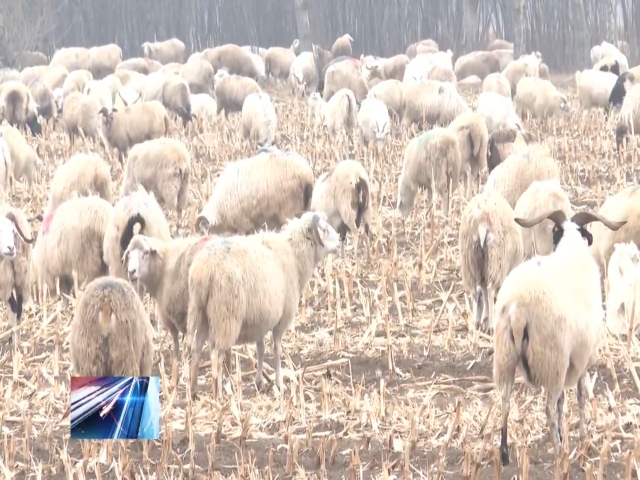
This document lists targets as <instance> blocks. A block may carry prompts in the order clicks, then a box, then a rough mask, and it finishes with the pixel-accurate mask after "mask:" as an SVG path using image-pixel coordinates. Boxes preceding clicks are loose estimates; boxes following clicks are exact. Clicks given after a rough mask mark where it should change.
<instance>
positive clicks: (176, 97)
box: [162, 75, 191, 125]
mask: <svg viewBox="0 0 640 480" xmlns="http://www.w3.org/2000/svg"><path fill="white" fill-rule="evenodd" d="M162 104H163V105H164V106H165V107H166V108H167V110H169V111H171V112H173V113H175V114H176V115H178V116H179V117H180V118H181V119H182V122H183V123H184V125H186V124H187V123H189V121H190V120H191V92H190V91H189V86H188V85H187V82H185V81H184V80H182V79H181V78H180V77H176V76H175V75H169V76H168V77H167V80H166V81H165V82H164V84H163V85H162Z"/></svg>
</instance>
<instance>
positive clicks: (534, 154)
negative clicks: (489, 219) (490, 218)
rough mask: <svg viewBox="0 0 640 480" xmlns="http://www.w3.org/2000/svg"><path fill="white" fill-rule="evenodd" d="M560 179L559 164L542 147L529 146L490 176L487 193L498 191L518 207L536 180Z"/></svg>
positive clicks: (486, 187)
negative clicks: (517, 204) (521, 197)
mask: <svg viewBox="0 0 640 480" xmlns="http://www.w3.org/2000/svg"><path fill="white" fill-rule="evenodd" d="M552 179H558V180H559V179H560V170H559V169H558V163H557V162H556V161H555V160H554V159H553V158H551V157H549V156H548V155H547V152H546V151H545V150H544V149H543V148H541V147H534V146H529V147H528V148H527V150H524V151H522V152H518V153H515V154H513V155H511V156H509V157H507V158H506V159H505V160H504V162H502V163H501V164H500V165H498V166H497V167H496V168H495V169H494V170H493V171H492V172H491V173H490V174H489V178H488V179H487V183H486V184H485V186H484V190H485V191H496V192H498V193H499V194H500V195H502V196H503V197H504V199H505V200H506V201H507V203H509V205H511V208H515V207H516V202H517V201H518V199H519V198H520V196H521V195H522V194H523V193H524V192H526V191H527V188H529V186H530V185H531V184H532V183H533V182H535V181H536V180H538V181H542V180H552Z"/></svg>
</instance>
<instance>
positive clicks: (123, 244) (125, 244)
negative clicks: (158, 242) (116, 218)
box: [120, 213, 147, 257]
mask: <svg viewBox="0 0 640 480" xmlns="http://www.w3.org/2000/svg"><path fill="white" fill-rule="evenodd" d="M146 224H147V222H146V220H145V219H144V217H143V216H142V215H141V214H140V213H136V214H135V215H132V216H131V217H129V220H127V224H126V225H125V227H124V230H122V235H121V236H120V257H122V256H123V255H124V252H126V251H127V248H129V243H131V239H132V238H133V229H134V227H135V226H136V225H140V234H143V232H144V228H145V226H146Z"/></svg>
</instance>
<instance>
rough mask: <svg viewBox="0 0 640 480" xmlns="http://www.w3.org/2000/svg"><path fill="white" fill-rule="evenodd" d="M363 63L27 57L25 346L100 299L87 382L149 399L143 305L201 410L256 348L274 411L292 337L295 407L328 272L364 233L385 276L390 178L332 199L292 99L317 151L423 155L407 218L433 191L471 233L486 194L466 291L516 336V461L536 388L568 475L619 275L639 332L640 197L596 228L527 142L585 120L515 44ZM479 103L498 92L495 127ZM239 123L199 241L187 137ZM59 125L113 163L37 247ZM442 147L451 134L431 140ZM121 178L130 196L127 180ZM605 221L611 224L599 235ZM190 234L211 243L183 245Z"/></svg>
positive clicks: (147, 51) (14, 245) (7, 292)
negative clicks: (385, 184) (183, 364)
mask: <svg viewBox="0 0 640 480" xmlns="http://www.w3.org/2000/svg"><path fill="white" fill-rule="evenodd" d="M352 41H353V40H352V38H351V37H350V36H349V35H344V36H343V37H340V38H338V39H337V40H336V42H335V44H334V45H333V48H332V49H331V50H325V49H323V48H322V47H319V46H317V45H314V46H313V51H311V52H299V51H298V49H299V42H298V41H297V40H296V41H294V42H293V43H292V45H291V47H290V48H281V47H271V48H269V49H262V48H257V47H239V46H237V45H223V46H219V47H214V48H209V49H206V50H204V51H203V52H196V53H193V54H192V55H191V56H190V57H188V58H187V55H186V48H185V45H184V44H183V43H182V42H181V41H180V40H177V39H172V40H167V41H164V42H156V43H145V44H144V45H142V49H143V51H144V58H131V59H128V60H123V58H122V50H121V49H120V47H118V46H117V45H113V44H112V45H106V46H102V47H94V48H90V49H86V48H63V49H60V50H58V51H57V52H56V53H55V54H54V55H53V57H52V58H51V60H49V59H47V58H46V57H45V56H44V55H42V54H39V53H37V52H24V53H23V54H21V55H20V56H19V57H18V62H19V64H20V66H21V67H22V70H21V71H17V70H15V71H14V70H3V71H2V72H1V74H2V77H1V78H0V81H1V82H2V83H1V84H0V116H1V117H2V119H3V125H2V126H0V159H1V160H2V162H0V167H1V168H2V169H3V170H2V171H1V172H0V190H1V192H2V195H3V197H4V199H5V203H4V204H3V205H1V206H0V211H1V212H2V216H1V217H0V242H1V245H0V250H1V254H2V261H1V262H0V269H1V270H0V271H1V273H0V280H1V281H0V296H1V299H2V300H3V301H5V302H6V303H7V304H8V306H9V311H10V318H11V323H12V327H13V328H14V331H15V330H17V328H18V327H17V325H18V323H19V322H20V319H21V315H22V310H23V306H24V304H25V302H27V301H29V298H30V294H31V291H32V290H35V291H36V292H37V297H38V298H37V301H42V298H41V297H42V294H43V292H44V289H45V287H46V289H47V290H48V291H49V292H56V284H58V291H59V293H60V295H61V297H62V301H63V302H64V303H65V305H68V302H69V297H70V295H71V294H72V292H73V291H74V290H76V293H79V292H78V291H77V289H78V288H79V286H81V285H85V284H86V286H85V287H84V291H83V293H82V295H81V296H79V300H78V302H77V304H76V305H75V311H74V318H73V321H72V329H71V337H70V350H71V360H72V366H73V374H74V375H83V376H109V375H121V376H136V375H144V376H148V375H150V374H151V372H152V368H153V358H154V349H155V346H154V343H153V331H152V327H151V324H150V321H149V316H148V314H147V312H146V311H145V308H144V306H143V303H142V301H141V298H142V296H143V295H144V294H145V292H146V293H147V294H149V295H150V297H151V298H152V299H154V300H155V301H156V302H157V305H158V312H159V317H160V321H161V323H162V325H163V326H164V327H166V329H167V330H168V331H169V332H170V333H171V336H172V341H173V351H174V358H175V360H176V361H178V360H179V359H180V356H181V352H180V343H179V335H180V333H182V334H183V335H186V337H187V342H188V344H189V345H190V352H191V360H190V361H191V363H190V372H191V374H190V383H191V386H190V389H191V394H192V396H195V395H196V392H197V379H198V365H199V359H200V356H201V353H202V349H203V347H204V344H205V342H208V343H209V346H210V348H211V349H212V350H213V351H215V352H219V355H221V356H220V358H218V357H219V355H214V356H212V358H214V361H213V363H212V370H213V378H214V383H215V384H217V389H216V390H217V392H218V393H220V392H221V391H222V390H221V385H222V383H221V382H222V375H221V374H220V373H219V368H220V367H219V362H220V361H221V360H224V361H225V362H226V363H227V366H228V367H229V368H230V366H231V364H230V361H229V360H230V351H231V348H232V347H234V346H235V345H239V344H246V343H249V342H255V343H256V345H257V353H258V360H257V362H258V364H257V371H256V379H255V381H256V385H257V387H258V388H259V389H261V388H262V387H263V385H264V380H263V373H262V371H263V363H264V354H265V346H264V337H265V335H266V334H267V333H268V332H271V333H272V336H273V342H274V353H275V372H276V384H277V385H278V387H279V388H282V386H283V385H282V376H281V372H280V357H281V351H282V348H281V342H282V338H283V335H284V333H285V332H286V331H287V329H289V328H290V327H291V326H292V325H293V322H294V319H295V317H296V313H297V310H298V304H299V301H300V298H301V296H302V292H303V290H304V288H305V286H306V284H307V283H308V281H309V280H310V278H311V277H312V275H313V274H314V271H315V269H316V266H317V265H318V264H319V263H320V262H321V261H322V260H323V258H324V257H325V256H326V255H327V254H331V253H334V252H338V251H341V252H342V255H344V254H345V253H344V246H345V243H346V238H347V233H350V234H351V235H352V236H353V243H354V257H355V259H356V260H357V259H358V257H359V254H358V250H357V247H358V243H359V234H358V233H359V231H360V229H361V228H362V230H363V231H364V235H363V240H364V242H365V244H366V251H367V256H368V258H370V250H371V247H370V242H371V236H372V235H373V233H374V232H372V230H371V224H372V215H373V212H374V211H375V209H374V208H373V206H372V198H373V195H372V193H371V189H372V184H371V181H370V178H369V173H368V172H367V170H366V169H365V167H364V166H363V164H362V163H360V162H359V161H358V160H356V159H346V160H344V161H341V162H338V163H336V164H335V165H334V166H333V168H332V169H331V170H330V171H327V172H325V173H323V174H322V175H320V176H319V177H317V178H316V176H315V174H314V170H313V168H312V167H311V165H310V163H309V162H308V160H307V159H305V158H303V157H302V156H301V155H299V154H298V153H296V152H294V151H288V150H281V149H280V148H278V147H276V144H277V143H278V129H279V127H278V118H277V115H276V109H275V108H274V105H273V103H272V100H271V97H270V96H269V94H268V93H267V92H266V91H265V90H266V89H269V90H270V91H277V92H282V91H284V93H285V94H286V95H291V97H292V98H291V99H290V101H295V102H298V104H300V105H302V106H303V107H304V108H307V109H308V116H307V119H308V121H309V123H310V125H313V128H315V129H317V130H319V131H321V130H323V129H326V131H327V133H328V135H330V136H331V138H332V139H335V140H336V141H342V140H344V139H347V140H348V139H351V138H358V139H359V140H360V142H361V143H362V144H363V145H364V147H363V148H369V149H373V150H377V151H378V152H379V154H380V155H384V152H385V148H386V146H387V144H388V143H389V142H393V141H396V139H398V138H400V139H406V138H407V135H408V136H409V138H410V140H409V141H408V143H407V144H406V148H405V153H404V159H403V165H402V171H401V173H400V175H399V178H398V192H397V199H396V201H397V209H398V210H399V212H400V213H401V214H402V216H404V217H407V216H409V215H410V213H411V212H412V210H413V208H414V203H415V199H416V196H417V194H418V192H419V190H426V191H427V192H428V194H429V198H430V200H431V201H432V202H436V199H438V202H439V203H440V204H441V215H443V216H444V217H445V218H447V217H449V215H450V208H451V206H450V199H451V197H452V195H453V194H454V193H455V192H456V190H457V189H458V186H459V183H460V181H461V178H462V177H464V178H465V182H464V183H465V188H464V190H465V191H464V198H465V201H464V203H465V204H464V208H463V211H462V219H461V225H460V230H459V240H458V242H459V248H460V252H461V259H460V273H461V277H462V283H463V286H464V287H465V289H466V290H467V291H468V293H469V294H470V295H472V297H473V298H474V310H475V319H476V323H477V326H478V328H484V329H487V330H490V331H493V332H495V333H494V341H495V345H494V348H495V352H494V379H495V382H496V386H497V388H498V389H499V391H500V392H501V395H502V402H503V407H502V414H503V427H502V443H501V451H502V461H503V463H505V464H506V463H508V462H509V454H508V447H507V418H508V412H509V399H510V394H511V389H512V387H513V383H514V375H515V371H516V367H518V366H520V367H521V369H522V371H523V373H524V375H525V377H526V379H527V380H528V382H529V383H531V384H532V385H534V386H536V387H544V389H545V391H546V392H547V399H548V400H547V416H548V424H549V427H550V431H551V438H552V441H553V445H554V447H555V451H556V453H558V452H559V448H560V442H561V438H562V432H561V426H562V420H561V416H562V411H563V403H564V390H565V388H568V387H573V386H577V391H578V403H579V407H580V426H581V435H585V426H584V412H583V410H584V383H583V382H584V380H583V379H584V375H585V373H586V371H587V369H588V367H589V366H591V365H592V364H593V363H594V362H595V361H596V360H597V358H598V355H597V352H598V345H599V340H600V338H601V336H602V328H604V325H605V324H604V322H603V319H604V312H603V307H602V302H601V298H602V291H601V281H602V277H603V275H601V272H603V273H607V272H608V287H609V291H608V292H607V302H606V306H607V323H608V325H609V327H610V328H612V329H614V330H615V331H616V332H617V333H621V332H624V331H628V330H629V329H630V328H632V326H630V323H629V317H630V316H631V317H633V313H635V312H633V311H631V310H632V309H633V308H634V307H633V306H634V305H635V304H636V302H635V298H636V294H635V287H634V284H635V274H636V271H637V268H638V264H639V263H640V252H639V251H638V248H637V246H636V245H638V244H639V242H640V216H639V215H638V213H637V208H636V207H635V206H634V202H637V199H638V198H640V197H638V195H639V194H640V188H638V187H636V186H632V187H629V188H626V189H624V190H623V191H621V192H620V193H618V194H617V195H615V196H613V197H611V198H609V199H608V200H607V201H606V202H605V204H604V205H603V206H602V208H601V209H600V212H599V213H593V212H577V213H576V212H575V211H574V210H573V208H572V205H571V202H570V201H569V198H568V196H567V193H566V192H565V191H564V190H563V188H562V186H561V184H560V173H559V168H558V163H557V161H556V160H555V159H554V158H552V157H551V155H550V154H549V152H548V151H547V150H546V148H545V147H544V146H543V145H542V144H538V143H536V142H535V141H534V140H533V139H534V135H533V132H532V131H527V130H525V128H524V123H523V121H522V118H523V117H524V116H527V117H530V118H533V119H538V120H542V119H545V118H548V117H551V116H553V115H557V114H558V115H562V114H565V113H566V112H568V111H570V109H571V105H570V103H569V101H568V99H567V97H566V95H564V94H563V93H561V92H560V91H559V90H558V89H557V88H556V87H555V86H554V85H553V83H552V82H551V80H550V77H549V70H548V68H547V67H546V65H545V64H544V63H542V58H541V55H540V53H539V52H533V53H530V54H526V55H522V56H521V57H520V58H514V56H513V45H511V44H509V43H508V42H506V41H504V40H495V41H494V42H492V44H491V45H489V47H488V49H487V50H486V51H479V52H473V53H470V54H467V55H463V56H461V57H459V58H458V59H457V60H456V61H455V63H454V62H453V58H452V57H453V54H452V52H451V51H450V50H448V51H440V50H439V47H438V45H437V44H436V43H435V42H434V41H433V40H424V41H421V42H418V43H416V44H413V45H411V46H409V48H408V49H407V52H406V54H400V55H396V56H394V57H391V58H379V57H373V56H361V57H360V58H359V59H358V58H354V57H353V56H352V49H351V42H352ZM591 57H592V60H593V63H594V67H593V68H590V69H587V70H584V71H582V72H577V73H576V75H575V79H576V83H577V88H578V98H579V100H580V104H581V107H582V108H583V109H590V108H602V109H606V111H607V113H608V114H612V113H611V112H612V111H613V112H614V114H615V118H616V119H617V121H618V123H617V127H616V129H615V134H616V138H617V144H618V146H620V144H621V143H622V142H623V140H625V139H626V140H633V139H634V138H635V137H634V136H633V135H634V132H635V131H637V130H638V128H640V109H638V108H637V103H638V102H639V101H640V86H638V85H636V84H635V81H636V78H640V71H638V72H636V71H635V69H633V68H632V69H629V66H628V62H627V59H626V57H625V55H624V54H623V53H622V52H621V51H620V50H619V49H618V48H617V47H615V46H614V45H612V44H610V43H607V42H603V43H602V44H601V45H598V46H596V47H594V48H593V49H592V51H591ZM638 68H640V67H636V69H638ZM468 90H471V91H473V90H480V91H481V93H479V95H478V96H477V106H476V107H475V108H471V107H470V106H469V104H468V102H467V99H466V98H468V96H467V97H466V98H465V95H466V93H465V92H466V91H468ZM296 97H297V98H296ZM301 100H302V101H304V103H302V102H301ZM305 104H306V105H305ZM612 109H613V110H612ZM222 111H224V112H225V116H226V117H229V115H231V114H234V113H239V114H240V115H241V125H242V132H241V135H242V136H243V137H244V138H245V139H246V140H245V141H246V142H249V143H250V144H251V145H252V148H259V150H258V153H257V154H256V155H255V156H253V157H251V158H246V159H241V160H232V159H229V160H230V161H229V162H228V163H227V164H226V166H225V167H224V168H223V170H222V172H221V173H220V176H219V177H218V179H217V181H216V183H215V186H214V188H213V191H212V192H210V197H209V199H208V201H207V202H206V204H205V205H204V207H203V208H202V210H201V212H200V213H199V215H198V216H197V220H196V222H195V225H189V226H185V225H183V224H182V223H183V220H184V218H183V216H184V215H183V214H184V211H185V209H186V207H187V205H188V203H189V191H190V186H191V185H192V183H193V182H194V178H193V175H192V165H193V162H197V161H200V159H198V158H197V157H193V156H192V154H191V153H190V150H189V148H188V147H189V145H188V144H186V143H185V142H183V141H182V140H178V139H176V138H171V135H172V134H173V133H174V132H176V131H194V130H193V129H198V131H201V130H202V129H204V130H206V131H210V130H212V129H216V128H218V127H217V126H218V125H220V122H224V121H227V120H225V119H223V118H221V117H220V116H219V114H220V113H221V112H222ZM192 123H194V124H195V125H191V124H192ZM56 125H58V126H61V127H62V130H63V131H64V132H65V133H66V135H67V136H68V138H69V142H70V143H71V145H72V146H73V145H74V142H75V141H76V140H77V137H78V136H79V137H82V138H83V141H82V142H83V145H84V146H85V147H88V146H89V145H90V144H93V145H94V146H96V147H97V146H98V144H102V145H103V146H104V149H105V153H106V157H108V159H107V158H103V156H101V155H100V154H98V153H94V152H90V151H88V150H85V151H81V152H78V153H76V154H75V155H73V156H71V158H69V159H68V160H67V161H66V163H64V164H63V165H61V166H60V167H59V168H58V169H57V170H56V172H55V174H54V176H53V178H52V180H51V182H50V185H49V200H48V203H47V205H46V207H45V209H44V211H43V212H42V214H41V215H38V216H37V219H39V220H41V225H40V228H39V232H38V234H37V238H36V236H35V235H33V234H32V232H31V227H30V222H32V221H34V220H35V219H28V218H27V215H26V214H25V213H24V211H23V208H22V207H23V206H22V205H14V204H11V203H10V198H11V195H12V192H13V191H14V189H15V188H16V187H15V182H16V181H21V180H23V179H24V180H26V182H27V183H28V184H29V185H30V184H32V183H33V181H34V177H35V175H36V173H37V172H38V170H39V169H42V161H41V159H40V155H39V153H38V151H37V150H36V149H34V148H32V147H31V146H30V144H29V142H28V141H27V139H28V138H29V132H31V134H32V135H35V136H43V137H44V138H46V136H47V135H49V134H50V133H51V132H52V131H53V129H55V128H56ZM425 125H428V126H429V127H431V128H429V129H426V130H425V131H423V132H422V133H419V134H417V135H415V136H414V134H415V130H416V127H417V128H418V129H423V128H424V126H425ZM89 140H91V142H89ZM113 149H115V150H116V151H117V153H118V157H119V160H120V162H115V161H114V160H113V157H112V150H113ZM120 164H122V175H121V176H120V175H114V174H113V173H112V170H113V171H114V172H116V171H118V170H119V169H120ZM485 170H487V171H488V173H489V175H488V179H487V181H486V183H485V184H484V185H481V179H482V176H483V174H484V171H485ZM120 179H121V186H120V188H121V191H120V195H119V198H114V195H113V192H114V190H115V187H116V182H117V181H119V180H120ZM168 212H173V213H174V214H175V217H174V218H175V232H176V233H175V234H172V227H173V225H171V223H170V216H169V214H168ZM594 221H599V222H600V223H599V224H594V225H593V226H592V227H591V228H590V230H587V229H585V228H584V227H585V226H586V225H587V224H590V223H592V222H594ZM181 226H182V227H184V228H186V230H187V231H192V232H193V234H192V235H190V236H187V237H182V236H179V235H178V232H179V228H180V227H181ZM263 227H266V228H264V229H263ZM380 233H381V232H380ZM32 287H34V288H32ZM638 305H640V302H638ZM635 308H636V309H640V306H639V307H635ZM631 323H632V322H631ZM174 380H176V379H174Z"/></svg>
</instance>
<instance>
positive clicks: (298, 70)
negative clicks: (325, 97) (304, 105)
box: [289, 52, 319, 97]
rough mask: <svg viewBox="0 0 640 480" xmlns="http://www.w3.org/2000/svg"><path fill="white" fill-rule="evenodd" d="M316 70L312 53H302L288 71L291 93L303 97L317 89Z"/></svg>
mask: <svg viewBox="0 0 640 480" xmlns="http://www.w3.org/2000/svg"><path fill="white" fill-rule="evenodd" d="M318 81H319V78H318V70H317V69H316V64H315V61H314V58H313V53H312V52H302V53H301V54H300V55H298V56H297V57H296V58H295V59H294V60H293V63H291V69H290V70H289V84H290V85H291V87H292V88H293V93H295V94H296V95H298V96H301V97H303V96H305V95H308V94H311V93H312V92H315V91H316V90H317V89H318Z"/></svg>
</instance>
